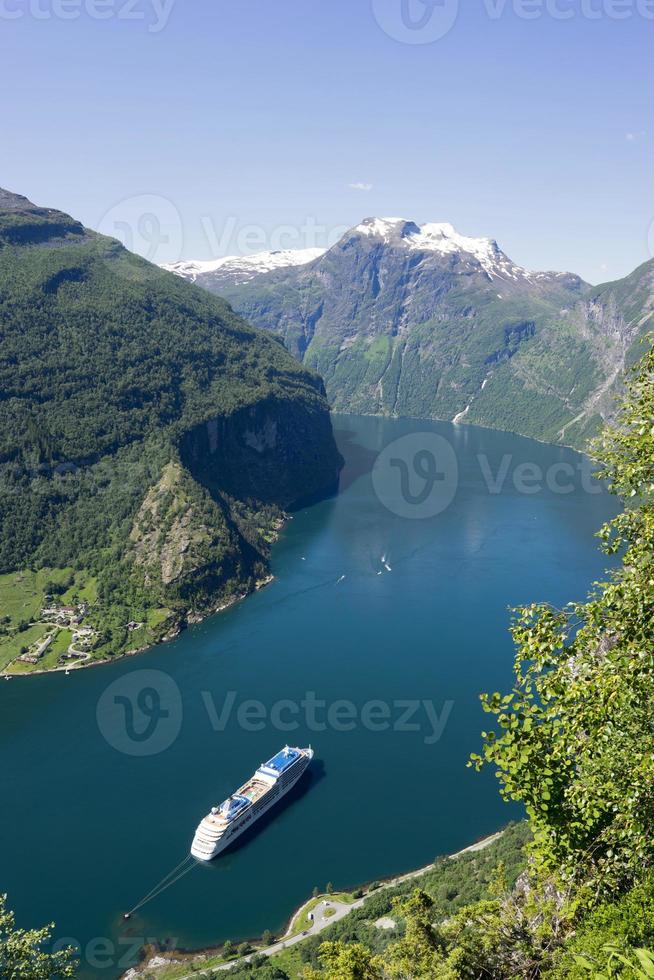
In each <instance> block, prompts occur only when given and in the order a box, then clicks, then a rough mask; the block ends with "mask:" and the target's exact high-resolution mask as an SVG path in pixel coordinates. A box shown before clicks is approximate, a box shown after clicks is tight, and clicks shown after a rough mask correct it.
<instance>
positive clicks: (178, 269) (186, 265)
mask: <svg viewBox="0 0 654 980" xmlns="http://www.w3.org/2000/svg"><path fill="white" fill-rule="evenodd" d="M325 251H326V249H324V248H304V249H292V248H289V249H278V250H276V251H272V252H256V253H254V254H252V255H226V256H224V257H223V258H221V259H213V260H211V259H210V260H208V261H206V262H204V261H198V262H173V263H171V264H170V265H164V266H162V268H164V269H166V270H167V271H168V272H174V273H175V274H176V275H178V276H182V277H183V278H184V279H190V281H191V282H196V281H197V280H198V278H200V277H204V276H207V277H208V276H213V275H214V274H215V273H217V274H218V276H217V277H216V278H218V279H220V280H221V281H224V282H229V283H231V284H236V283H242V282H249V281H250V280H251V279H254V278H255V277H256V276H260V275H263V274H265V273H266V272H273V271H274V270H275V269H286V268H289V267H290V266H298V265H307V263H309V262H313V260H314V259H318V258H320V256H321V255H324V253H325Z"/></svg>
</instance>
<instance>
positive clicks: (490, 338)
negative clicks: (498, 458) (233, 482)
mask: <svg viewBox="0 0 654 980" xmlns="http://www.w3.org/2000/svg"><path fill="white" fill-rule="evenodd" d="M231 261H232V260H229V261H228V260H224V261H223V264H222V265H221V266H220V267H218V268H214V269H210V270H204V271H202V270H200V271H198V270H196V272H195V273H194V280H195V282H197V283H198V285H201V286H203V287H204V288H206V289H208V290H210V291H212V292H216V293H220V294H221V295H223V296H225V297H226V298H227V299H229V301H230V302H231V303H232V304H233V305H234V307H235V308H236V309H237V310H239V312H241V313H242V314H243V315H245V316H246V317H247V318H248V319H249V320H251V321H252V322H253V323H256V324H258V325H259V326H262V327H265V328H267V329H269V330H272V331H274V332H275V333H277V334H279V335H281V336H282V337H283V338H284V342H285V343H286V345H287V347H288V348H289V350H291V351H292V352H293V353H295V354H296V356H297V357H299V358H300V359H302V360H303V362H304V363H305V364H306V365H307V366H310V367H312V368H314V369H316V370H318V371H319V372H320V374H321V375H322V376H323V377H324V379H325V383H326V387H327V393H328V396H329V398H330V400H331V402H332V404H333V406H334V407H335V408H336V409H337V410H341V411H351V412H363V413H374V414H389V415H398V416H416V417H423V418H444V419H456V420H457V421H464V420H465V421H468V422H477V423H480V424H483V425H489V426H493V427H496V428H503V429H509V430H513V431H516V432H520V433H523V434H526V435H531V436H535V437H537V438H541V439H547V440H550V441H553V442H554V441H559V440H560V441H564V442H570V443H571V444H574V445H583V444H584V442H585V440H586V438H587V436H588V435H589V434H590V433H592V432H593V431H594V430H595V429H596V428H597V427H598V425H599V424H600V422H601V420H602V418H603V417H605V415H606V413H607V411H608V404H609V402H610V396H609V398H608V401H607V399H606V398H605V397H604V396H605V395H606V393H607V392H611V391H612V390H613V387H612V386H613V385H614V384H615V382H616V379H618V378H619V377H620V375H621V372H622V371H623V369H624V366H625V362H627V363H628V361H629V359H630V357H631V353H630V351H631V349H632V344H633V342H634V339H635V338H637V336H640V335H642V334H643V333H644V332H645V331H646V330H647V326H648V324H649V325H650V327H651V322H652V321H651V305H650V306H648V305H647V303H648V302H650V304H651V281H650V284H649V286H647V285H646V283H645V282H643V283H642V287H643V288H642V289H640V290H637V292H638V295H639V298H638V300H637V301H636V302H631V301H629V300H628V299H627V293H628V290H625V289H623V288H622V287H620V286H619V284H613V285H610V286H607V287H600V288H598V289H592V288H591V287H590V286H588V285H587V284H586V283H584V282H583V281H582V280H581V279H580V278H579V277H578V276H575V275H572V274H568V273H555V272H529V271H527V270H526V269H524V268H522V267H521V266H519V265H517V264H516V263H514V262H513V261H512V260H511V259H509V257H508V256H507V255H506V254H505V253H504V252H503V251H502V250H501V249H500V248H499V246H498V245H497V242H495V241H493V240H492V239H485V238H469V237H467V236H464V235H460V234H458V233H457V232H456V231H455V229H454V228H453V227H452V226H451V225H448V224H428V225H423V226H418V225H417V224H415V223H414V222H412V221H407V220H405V219H400V218H388V219H380V218H369V219H366V220H365V221H363V222H362V223H361V224H360V225H358V226H357V227H355V228H353V229H351V231H349V232H347V233H346V234H345V235H344V236H343V238H342V239H341V240H340V241H339V242H338V243H337V244H336V245H334V246H333V247H332V248H331V249H329V250H328V251H327V252H325V253H324V254H323V255H320V256H318V257H317V258H315V259H313V260H312V261H309V262H302V263H300V264H297V265H294V266H290V265H287V266H286V267H284V268H277V269H273V270H272V271H268V270H263V271H261V272H259V273H257V274H256V275H253V276H250V277H249V278H248V280H247V281H243V280H242V279H239V278H238V277H237V276H235V275H234V274H233V272H232V271H231V268H232V267H231ZM176 271H177V272H178V274H181V275H184V274H185V273H184V270H183V269H182V268H177V269H176ZM634 275H635V276H636V278H637V279H638V280H639V281H640V279H641V278H644V279H645V280H647V278H648V274H647V267H644V268H643V270H640V271H639V273H638V274H634ZM648 296H649V300H648V299H647V297H648ZM612 304H613V305H612ZM593 311H594V312H593Z"/></svg>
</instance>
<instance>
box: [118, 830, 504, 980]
mask: <svg viewBox="0 0 654 980" xmlns="http://www.w3.org/2000/svg"><path fill="white" fill-rule="evenodd" d="M501 836H502V832H501V831H500V833H498V834H493V835H492V836H491V837H486V838H485V839H484V840H481V841H479V842H478V843H477V844H471V845H470V847H465V848H464V849H463V850H462V851H457V853H456V854H451V855H450V859H451V860H454V859H455V858H458V857H461V855H463V854H469V853H470V852H471V851H481V850H483V849H484V848H485V847H488V846H489V845H490V844H493V843H494V842H495V841H496V840H498V838H500V837H501ZM433 867H434V865H433V864H428V865H427V866H426V867H425V868H418V870H417V871H410V872H409V873H408V874H405V875H400V876H399V877H398V878H393V879H392V880H391V881H386V882H384V883H383V884H382V885H380V887H379V889H377V890H376V891H375V892H374V893H373V894H375V895H376V894H377V892H378V891H382V890H384V889H386V888H393V887H394V886H395V885H401V884H402V883H403V882H405V881H411V880H412V879H413V878H419V877H420V875H423V874H424V873H425V872H426V871H431V869H432V868H433ZM368 897H369V896H368V895H364V897H363V898H358V899H357V900H356V901H355V902H350V903H349V904H347V903H346V902H335V901H333V900H332V899H329V898H326V899H323V900H322V901H321V902H319V903H318V905H316V907H315V908H314V909H312V911H313V914H314V921H313V923H312V924H311V925H309V923H308V922H307V918H306V915H307V914H306V911H305V909H306V908H307V906H308V905H309V902H305V904H304V905H303V906H302V908H300V909H298V911H297V912H296V913H295V915H294V916H293V918H292V919H291V925H290V926H289V930H290V929H292V928H293V926H294V924H295V922H296V921H297V919H298V918H299V917H303V918H304V921H305V922H307V928H306V930H305V931H304V932H300V933H298V934H297V935H296V936H288V938H284V937H282V939H280V940H279V942H276V943H272V945H270V946H266V947H265V948H263V949H257V950H255V952H254V953H250V954H249V955H248V956H243V957H240V958H239V959H237V960H232V961H231V962H230V963H222V964H221V965H219V966H212V967H207V970H210V971H212V972H214V971H217V970H231V969H232V967H233V966H235V965H236V964H237V963H249V961H250V960H251V959H252V957H253V956H261V955H263V956H274V954H275V953H280V952H281V951H282V950H283V949H288V947H289V946H295V945H296V943H301V942H302V941H303V940H304V939H306V938H307V937H308V936H316V935H317V934H318V933H320V932H322V931H323V929H326V928H327V926H330V925H331V924H332V923H333V922H338V921H339V919H344V918H345V916H346V915H348V914H349V913H350V912H351V911H352V909H360V908H361V906H362V905H363V904H364V902H365V901H366V898H368ZM329 908H331V909H334V913H333V915H325V912H326V910H327V909H329ZM146 969H147V967H146ZM199 972H202V965H201V963H200V967H199ZM197 975H198V970H197V969H196V971H195V973H188V974H186V976H183V977H180V978H179V980H196V978H197ZM138 976H139V974H137V973H131V971H130V972H128V973H127V975H126V977H125V978H124V980H128V978H130V977H133V978H134V980H138Z"/></svg>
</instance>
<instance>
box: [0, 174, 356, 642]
mask: <svg viewBox="0 0 654 980" xmlns="http://www.w3.org/2000/svg"><path fill="white" fill-rule="evenodd" d="M0 324H1V326H2V332H1V334H0V481H1V482H2V488H3V493H2V494H1V495H0V528H1V530H0V572H3V573H9V572H14V571H17V570H18V571H20V570H25V569H28V568H29V569H33V570H38V569H39V568H42V567H49V568H55V569H56V568H58V569H62V568H64V567H66V568H70V569H72V573H71V574H73V576H74V575H76V574H77V573H78V572H80V571H84V574H85V576H86V577H87V578H92V579H93V589H92V591H93V593H94V594H97V595H98V596H99V599H98V602H99V609H98V612H97V616H96V619H97V621H98V623H99V627H100V628H101V634H102V637H103V638H104V640H105V645H104V647H102V644H101V652H116V651H117V650H119V649H120V648H121V644H122V643H123V641H125V640H126V634H125V626H126V624H127V623H128V622H129V621H130V620H143V619H144V618H145V619H147V610H148V609H150V608H152V607H157V608H162V609H164V610H167V611H168V613H170V616H169V617H168V625H170V622H171V621H173V622H179V621H181V620H183V619H184V618H186V617H189V616H190V617H191V618H194V617H197V616H199V615H201V614H202V613H203V612H205V611H207V610H208V609H211V608H214V607H215V606H216V605H217V604H218V603H220V602H223V601H225V600H226V599H229V598H230V597H232V596H235V595H238V594H240V593H242V592H243V591H245V590H247V589H248V588H250V587H251V586H252V585H253V584H254V582H255V580H256V579H257V578H260V577H262V576H263V575H265V574H266V570H267V557H268V554H269V547H270V542H271V541H272V540H273V539H274V536H275V529H276V527H277V526H278V523H279V520H280V517H281V515H282V511H283V509H284V508H286V507H288V506H290V505H291V504H292V503H293V502H294V501H297V500H298V498H301V497H305V496H307V495H311V494H316V493H320V492H322V491H324V490H325V489H327V488H329V487H330V486H331V485H333V484H334V482H335V480H336V478H337V474H338V470H339V467H340V464H341V460H340V456H339V454H338V452H337V449H336V446H335V443H334V439H333V434H332V429H331V423H330V419H329V414H328V407H327V402H326V400H325V396H324V389H323V385H322V382H321V380H320V379H319V378H318V376H317V375H315V374H313V373H312V372H310V371H308V370H306V369H304V368H302V367H301V365H300V364H298V362H297V361H296V360H295V359H294V358H293V357H292V356H291V355H290V354H289V353H287V351H286V350H285V349H284V347H283V345H282V344H281V343H280V342H279V340H278V339H276V338H274V337H272V336H271V335H270V334H268V333H264V332H262V331H260V330H257V329H255V328H253V327H251V326H249V325H248V324H247V323H246V322H245V321H244V320H242V319H241V318H240V317H239V316H237V315H235V314H234V312H233V311H232V310H231V309H230V307H229V306H228V305H227V303H225V302H224V301H223V300H221V299H218V298H217V297H214V296H211V295H209V294H208V293H206V292H204V291H202V290H200V289H197V288H196V287H194V286H192V285H189V284H188V283H187V282H185V281H183V280H182V279H180V278H179V277H177V276H173V275H171V274H170V273H167V272H163V271H162V270H160V269H158V268H157V267H156V266H153V265H151V264H150V263H148V262H146V261H145V260H143V259H141V258H139V257H138V256H136V255H133V254H131V253H130V252H128V251H126V250H125V249H124V248H123V247H122V246H121V245H120V244H119V243H118V242H116V241H114V240H113V239H109V238H105V237H103V236H101V235H98V234H96V233H94V232H92V231H89V230H88V229H86V228H84V227H83V226H82V225H81V224H80V223H79V222H77V221H75V220H74V219H73V218H71V217H69V216H68V215H66V214H62V213H61V212H59V211H56V210H51V209H47V208H40V207H36V206H35V205H33V204H32V203H30V202H29V201H28V200H27V199H26V198H24V197H20V196H19V195H14V194H10V193H9V192H7V191H0ZM14 581H15V582H19V581H20V577H19V578H16V579H14V578H12V579H11V582H12V583H13V582H14ZM116 610H118V612H116ZM121 624H122V625H121Z"/></svg>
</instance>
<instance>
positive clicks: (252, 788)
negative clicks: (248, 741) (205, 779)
mask: <svg viewBox="0 0 654 980" xmlns="http://www.w3.org/2000/svg"><path fill="white" fill-rule="evenodd" d="M312 759H313V749H311V748H308V749H298V748H291V747H290V746H288V745H287V746H286V747H285V748H283V749H282V750H281V751H280V752H278V753H277V755H274V756H273V757H272V759H269V760H268V762H264V763H263V765H261V766H259V768H258V769H257V771H256V772H255V774H254V776H252V778H251V779H249V780H248V781H247V783H244V784H243V786H241V788H240V789H237V790H236V792H235V793H233V794H232V796H230V797H228V798H227V799H226V800H225V801H224V802H223V803H221V804H220V806H215V807H213V808H212V809H211V812H210V813H208V814H207V815H206V817H205V818H204V819H203V820H202V821H201V822H200V824H199V826H198V829H197V830H196V831H195V837H194V838H193V844H192V845H191V854H192V855H193V857H194V858H197V859H198V861H211V860H212V859H213V858H215V857H216V855H218V854H220V853H221V851H224V850H225V848H226V847H229V846H230V844H232V843H233V842H234V841H235V840H236V838H237V837H239V836H240V835H241V834H242V833H243V831H244V830H247V828H248V827H251V826H252V824H253V823H254V822H255V821H256V820H258V819H259V817H260V816H261V815H262V814H264V813H265V812H266V811H267V810H269V809H270V808H271V806H274V804H275V803H277V801H278V800H280V799H281V798H282V796H284V795H285V794H286V793H288V791H289V789H291V788H292V787H293V786H295V784H296V783H297V781H298V779H299V778H300V776H301V775H302V773H303V772H305V770H306V769H307V768H308V766H309V763H310V762H311V760H312Z"/></svg>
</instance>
